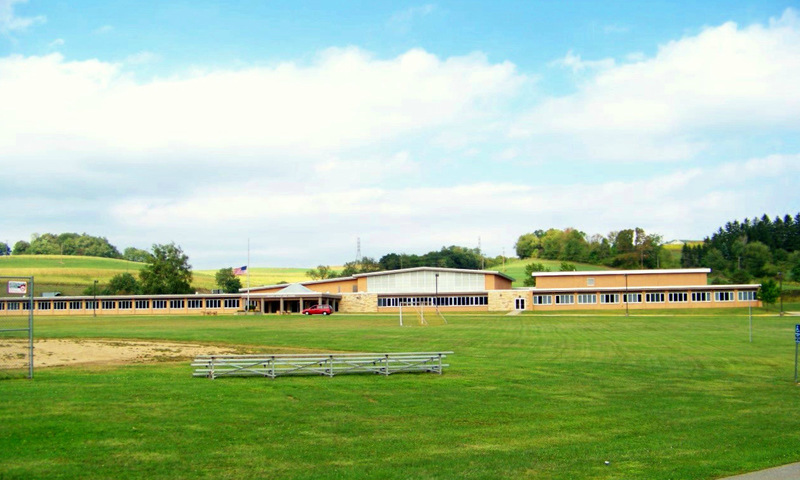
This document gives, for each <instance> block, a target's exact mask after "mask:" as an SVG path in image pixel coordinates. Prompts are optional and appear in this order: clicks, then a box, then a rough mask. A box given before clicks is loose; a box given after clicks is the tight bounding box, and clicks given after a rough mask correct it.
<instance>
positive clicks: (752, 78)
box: [510, 9, 800, 161]
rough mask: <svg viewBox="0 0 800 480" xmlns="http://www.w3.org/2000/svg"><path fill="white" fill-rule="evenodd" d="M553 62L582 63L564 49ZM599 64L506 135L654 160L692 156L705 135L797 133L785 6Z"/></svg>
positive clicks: (559, 150)
mask: <svg viewBox="0 0 800 480" xmlns="http://www.w3.org/2000/svg"><path fill="white" fill-rule="evenodd" d="M600 62H604V61H600ZM560 63H561V64H563V65H565V66H569V67H571V68H573V70H575V71H579V70H581V69H585V68H588V67H589V66H592V65H591V64H588V65H587V62H585V61H583V60H582V59H581V58H580V57H578V56H575V55H573V54H571V53H570V54H568V55H567V57H565V58H564V59H562V60H561V61H560ZM602 66H605V67H610V68H602V69H600V70H599V71H598V72H597V73H596V75H595V76H594V77H592V78H591V79H589V80H586V81H585V82H584V83H583V84H582V85H581V86H580V88H579V91H578V92H577V93H575V94H572V95H569V96H565V97H560V98H551V99H548V100H546V101H544V102H542V103H541V104H539V105H537V106H536V107H535V108H533V109H532V111H531V112H530V113H529V114H528V115H526V116H524V117H523V118H521V119H520V121H519V122H518V123H516V124H515V125H514V126H513V127H512V128H511V129H510V133H511V135H513V136H516V137H529V138H532V139H533V140H534V142H535V143H536V144H537V145H538V146H539V148H540V149H541V150H542V151H543V152H544V154H552V155H553V156H557V157H567V158H570V157H571V158H594V159H598V160H603V161H613V160H619V161H647V160H656V161H664V160H687V159H691V158H695V157H696V156H697V155H698V154H699V153H700V152H702V151H704V150H705V149H706V148H707V143H708V142H709V139H710V138H712V137H713V136H715V135H721V134H722V135H733V136H738V135H740V134H741V133H743V132H748V133H757V132H764V131H772V130H774V129H776V128H779V129H789V130H792V131H796V130H797V129H800V116H799V115H797V112H798V111H800V89H798V88H797V87H796V83H797V82H796V79H797V78H800V20H798V16H797V14H796V13H795V12H794V10H791V9H789V10H786V12H785V13H784V14H783V15H782V17H780V18H779V19H773V20H772V21H770V23H769V24H768V25H767V26H764V25H751V26H748V27H744V28H740V27H738V26H737V25H736V24H733V23H726V24H723V25H720V26H718V27H709V28H706V29H705V30H703V31H702V32H701V33H700V34H698V35H696V36H692V37H686V38H683V39H680V40H676V41H672V42H669V43H667V44H665V45H663V46H661V47H660V48H659V51H658V53H657V54H656V55H655V56H654V57H652V58H649V59H642V60H633V61H631V63H623V64H620V65H614V66H612V65H611V64H610V62H605V63H602Z"/></svg>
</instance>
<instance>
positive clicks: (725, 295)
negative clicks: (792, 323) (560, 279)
mask: <svg viewBox="0 0 800 480" xmlns="http://www.w3.org/2000/svg"><path fill="white" fill-rule="evenodd" d="M712 293H713V294H714V301H715V302H732V301H733V300H734V292H731V291H719V292H692V295H691V298H692V302H710V301H711V294H712ZM738 293H739V295H738V299H739V301H740V302H747V301H753V300H755V299H756V292H755V291H741V292H738ZM576 297H577V303H578V305H587V304H596V303H598V299H599V300H600V302H599V303H601V304H608V303H620V298H622V303H642V300H643V299H644V303H664V300H665V299H667V300H668V301H669V303H684V302H687V301H689V294H688V293H686V292H670V293H665V292H652V293H645V294H644V295H642V294H641V293H623V294H619V293H601V294H599V295H598V294H594V293H581V294H578V295H574V294H560V295H534V296H533V304H534V305H553V304H555V305H573V304H575V300H576Z"/></svg>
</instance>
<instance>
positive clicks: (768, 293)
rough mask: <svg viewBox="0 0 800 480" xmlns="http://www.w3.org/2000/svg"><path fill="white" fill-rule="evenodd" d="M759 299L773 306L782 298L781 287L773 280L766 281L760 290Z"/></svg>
mask: <svg viewBox="0 0 800 480" xmlns="http://www.w3.org/2000/svg"><path fill="white" fill-rule="evenodd" d="M757 296H758V299H759V300H761V301H762V302H764V303H766V304H770V305H771V304H773V303H775V301H776V300H778V297H780V296H781V287H780V286H778V283H777V282H776V281H775V280H773V279H771V278H770V279H767V280H764V282H763V283H762V284H761V288H760V289H758V295H757Z"/></svg>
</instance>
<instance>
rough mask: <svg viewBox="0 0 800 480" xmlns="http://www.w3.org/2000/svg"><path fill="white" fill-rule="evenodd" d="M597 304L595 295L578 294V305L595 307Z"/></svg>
mask: <svg viewBox="0 0 800 480" xmlns="http://www.w3.org/2000/svg"><path fill="white" fill-rule="evenodd" d="M595 304H597V294H596V293H579V294H578V305H595Z"/></svg>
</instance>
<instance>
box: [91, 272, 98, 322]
mask: <svg viewBox="0 0 800 480" xmlns="http://www.w3.org/2000/svg"><path fill="white" fill-rule="evenodd" d="M92 314H93V315H94V316H95V317H96V316H97V280H95V281H94V300H93V301H92Z"/></svg>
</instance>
